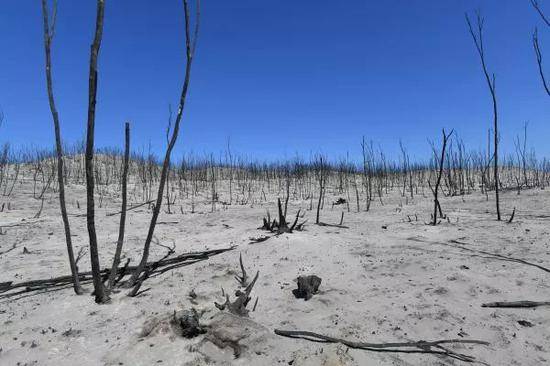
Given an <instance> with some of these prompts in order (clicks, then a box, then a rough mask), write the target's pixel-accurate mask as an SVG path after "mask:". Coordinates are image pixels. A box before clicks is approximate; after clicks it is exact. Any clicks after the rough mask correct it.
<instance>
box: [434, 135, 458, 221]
mask: <svg viewBox="0 0 550 366" xmlns="http://www.w3.org/2000/svg"><path fill="white" fill-rule="evenodd" d="M442 134H443V144H442V146H441V157H440V158H439V171H438V173H437V180H436V182H435V187H434V188H433V189H432V193H433V195H434V213H433V217H432V225H433V226H435V225H437V211H438V209H439V212H440V216H442V215H441V214H442V212H441V205H440V204H439V198H438V194H439V185H440V184H441V177H442V176H443V164H444V161H445V149H446V148H447V142H448V141H449V138H450V137H451V135H452V134H453V131H452V130H451V132H449V134H446V133H445V129H443V131H442ZM434 157H435V158H436V159H437V154H436V151H435V148H434ZM436 161H437V160H436ZM430 188H431V186H430Z"/></svg>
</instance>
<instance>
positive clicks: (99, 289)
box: [85, 0, 109, 304]
mask: <svg viewBox="0 0 550 366" xmlns="http://www.w3.org/2000/svg"><path fill="white" fill-rule="evenodd" d="M104 14H105V1H104V0H97V16H96V25H95V35H94V40H93V43H92V45H91V48H90V75H89V80H88V83H89V84H88V123H87V130H86V157H85V162H86V203H87V207H86V221H87V226H88V236H89V238H90V261H91V264H92V277H93V283H94V294H95V302H97V303H99V304H101V303H106V302H108V301H109V296H108V294H107V292H106V291H105V286H104V285H103V281H102V278H101V267H100V263H99V252H98V246H97V234H96V230H95V202H94V185H95V182H94V130H95V107H96V95H97V60H98V57H99V48H100V46H101V38H102V36H103V17H104Z"/></svg>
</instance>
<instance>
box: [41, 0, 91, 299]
mask: <svg viewBox="0 0 550 366" xmlns="http://www.w3.org/2000/svg"><path fill="white" fill-rule="evenodd" d="M56 14H57V0H54V3H53V19H52V24H51V26H50V24H49V20H50V18H49V15H48V6H47V4H46V0H42V17H43V20H44V50H45V53H46V84H47V88H48V101H49V103H50V111H51V113H52V118H53V126H54V131H55V147H56V153H57V182H58V185H59V206H60V209H61V218H62V220H63V227H64V228H65V241H66V243H67V253H68V255H69V266H70V268H71V275H72V278H73V289H74V292H75V293H77V294H82V292H83V291H82V287H81V286H80V282H79V280H78V268H77V267H76V262H75V258H74V252H73V243H72V239H71V228H70V225H69V217H68V216H67V207H66V205H65V181H64V177H63V148H62V145H61V131H60V127H59V115H58V113H57V108H56V106H55V99H54V96H53V81H52V60H51V43H52V40H53V37H54V34H55V19H56Z"/></svg>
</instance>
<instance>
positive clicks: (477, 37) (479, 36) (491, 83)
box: [466, 12, 500, 221]
mask: <svg viewBox="0 0 550 366" xmlns="http://www.w3.org/2000/svg"><path fill="white" fill-rule="evenodd" d="M476 20H477V29H476V31H477V33H476V31H474V28H473V26H472V23H471V22H470V18H469V17H468V14H466V23H467V24H468V30H469V31H470V35H471V36H472V39H473V41H474V44H475V46H476V50H477V53H478V54H479V58H480V61H481V67H482V69H483V75H484V76H485V80H486V81H487V86H488V88H489V92H490V93H491V99H492V102H493V133H494V135H493V140H494V151H493V168H494V172H493V173H494V180H495V202H496V209H497V220H498V221H500V200H499V184H500V183H499V179H498V107H497V94H496V82H495V74H492V75H491V76H489V71H487V64H486V61H485V48H484V44H483V23H484V21H485V20H484V18H482V17H481V14H480V13H479V12H477V13H476Z"/></svg>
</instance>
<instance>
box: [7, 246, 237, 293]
mask: <svg viewBox="0 0 550 366" xmlns="http://www.w3.org/2000/svg"><path fill="white" fill-rule="evenodd" d="M233 249H235V246H231V247H226V248H222V249H213V250H206V251H202V252H192V253H184V254H180V255H178V256H176V257H173V258H167V259H163V260H160V261H154V262H149V263H147V264H146V265H145V269H146V270H148V271H149V277H153V275H160V274H163V273H165V272H167V271H170V270H172V269H175V268H178V267H181V266H184V265H188V264H193V263H195V262H197V261H201V260H206V259H208V258H209V257H211V256H214V255H217V254H221V253H224V252H227V251H230V250H233ZM136 268H137V266H128V265H124V266H122V267H118V268H117V275H119V276H122V277H124V276H126V275H128V274H130V273H132V271H133V270H135V269H136ZM100 273H101V276H102V277H104V278H106V277H108V275H109V273H110V269H108V268H104V269H102V270H101V271H100ZM78 278H79V280H80V282H81V283H86V282H90V281H92V272H90V271H89V272H81V273H79V274H78ZM121 279H122V278H120V279H119V281H120V280H121ZM70 283H72V276H70V275H66V276H59V277H53V278H47V279H36V280H30V281H24V282H18V283H13V282H2V283H0V298H7V297H11V296H14V295H18V294H22V293H25V292H32V291H40V290H46V289H49V288H55V287H61V286H66V285H67V284H70ZM16 289H21V290H20V291H16V292H13V290H16Z"/></svg>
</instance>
